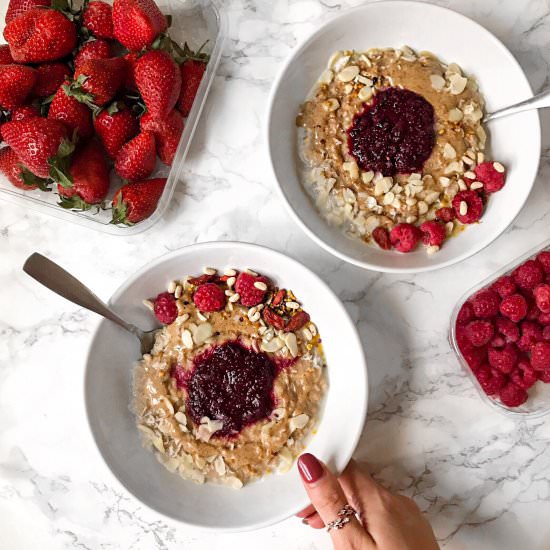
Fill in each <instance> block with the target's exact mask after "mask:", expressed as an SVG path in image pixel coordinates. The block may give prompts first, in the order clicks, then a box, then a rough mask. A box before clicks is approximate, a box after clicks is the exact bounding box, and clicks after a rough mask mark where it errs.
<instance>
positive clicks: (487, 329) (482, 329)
mask: <svg viewBox="0 0 550 550" xmlns="http://www.w3.org/2000/svg"><path fill="white" fill-rule="evenodd" d="M465 334H466V338H468V340H470V342H471V343H472V344H473V345H474V346H475V347H476V348H478V347H479V346H484V345H485V344H487V343H488V342H489V340H491V338H492V337H493V334H494V329H493V325H492V323H491V322H490V321H472V322H471V323H470V324H468V325H466V329H465Z"/></svg>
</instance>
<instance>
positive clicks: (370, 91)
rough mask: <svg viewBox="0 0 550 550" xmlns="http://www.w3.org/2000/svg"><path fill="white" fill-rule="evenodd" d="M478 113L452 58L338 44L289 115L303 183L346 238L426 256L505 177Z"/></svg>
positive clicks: (475, 92)
mask: <svg viewBox="0 0 550 550" xmlns="http://www.w3.org/2000/svg"><path fill="white" fill-rule="evenodd" d="M483 115H484V99H483V96H482V93H481V91H480V89H479V87H478V84H477V82H476V81H475V79H474V78H473V77H472V76H470V75H467V74H465V73H464V71H463V70H462V69H461V68H460V67H459V66H458V65H457V64H456V63H450V64H448V65H447V64H445V63H443V62H442V61H441V60H440V59H438V58H437V57H436V56H435V55H434V54H432V53H430V52H415V51H413V50H412V49H411V48H409V47H407V46H405V47H402V48H399V49H394V48H384V49H378V48H373V49H369V50H367V51H337V52H335V53H334V54H333V55H332V56H331V57H330V59H329V61H328V66H327V68H326V69H325V70H324V71H323V72H322V74H321V76H320V77H319V79H318V82H317V83H316V85H315V86H314V88H313V90H312V92H311V94H310V97H309V98H308V99H307V101H306V102H305V103H304V104H303V105H302V106H301V108H300V111H299V113H298V115H297V117H296V125H297V127H298V147H299V156H300V158H301V160H302V162H303V165H302V173H301V180H302V185H303V186H304V187H305V189H306V190H307V192H308V193H309V194H310V196H311V197H312V198H313V200H314V201H315V205H316V207H317V209H318V210H319V212H320V213H321V214H322V216H323V217H324V218H325V219H326V220H327V221H328V222H329V223H330V224H331V225H334V226H337V227H339V228H341V229H342V230H343V231H344V232H345V234H346V235H347V236H350V237H353V238H356V239H359V240H361V241H362V242H365V243H376V245H377V246H378V247H380V248H381V249H383V250H390V249H395V250H397V251H399V252H411V251H413V250H415V249H416V247H417V246H418V244H419V243H420V242H422V243H423V244H424V245H425V246H426V247H427V252H428V254H433V253H435V252H437V251H439V249H440V248H441V247H442V246H443V244H444V242H445V240H446V239H447V238H449V237H451V236H454V235H456V234H458V233H460V232H461V231H462V230H463V229H464V227H465V226H466V225H469V224H473V223H477V222H479V221H480V219H481V217H482V215H483V211H484V208H485V204H486V203H487V201H488V200H489V198H490V195H491V194H493V193H496V192H497V191H499V190H500V189H502V187H503V186H504V184H505V178H506V170H505V167H504V166H503V164H501V163H500V162H494V161H492V160H490V159H489V158H488V156H487V153H486V149H487V133H486V130H485V128H484V125H483V123H482V119H483Z"/></svg>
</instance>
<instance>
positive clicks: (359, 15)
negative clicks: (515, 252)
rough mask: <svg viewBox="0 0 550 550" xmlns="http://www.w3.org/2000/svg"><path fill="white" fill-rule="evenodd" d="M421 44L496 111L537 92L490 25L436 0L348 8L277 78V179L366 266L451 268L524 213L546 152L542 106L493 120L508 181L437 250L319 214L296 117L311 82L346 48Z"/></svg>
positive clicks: (328, 243)
mask: <svg viewBox="0 0 550 550" xmlns="http://www.w3.org/2000/svg"><path fill="white" fill-rule="evenodd" d="M405 44H406V45H408V46H411V47H412V48H413V49H416V50H429V51H431V52H433V53H435V54H436V55H437V56H438V57H439V58H440V59H441V60H442V61H445V62H448V63H449V62H456V63H458V64H459V65H460V66H461V67H462V68H463V69H464V71H466V72H467V73H469V74H471V75H473V76H474V77H475V78H476V79H477V80H478V82H479V85H480V89H481V91H482V93H483V95H484V96H485V99H486V102H487V110H488V111H493V110H496V109H498V108H500V107H504V106H506V105H509V104H512V103H515V102H517V101H519V100H523V99H526V98H528V97H530V96H532V95H533V94H532V90H531V87H530V86H529V82H528V81H527V78H526V77H525V74H524V73H523V71H522V69H521V67H520V66H519V64H518V63H517V61H516V60H515V59H514V57H513V56H512V54H511V53H510V52H509V51H508V50H507V49H506V47H505V46H504V45H503V44H502V43H501V42H500V41H499V40H497V39H496V38H495V37H494V36H493V35H492V34H491V33H490V32H489V31H487V30H486V29H484V28H483V27H481V26H480V25H478V24H477V23H475V22H473V21H471V20H470V19H468V18H466V17H464V16H463V15H460V14H458V13H455V12H453V11H450V10H448V9H445V8H441V7H438V6H434V5H431V4H427V3H417V2H405V1H389V2H377V3H369V4H365V5H364V6H360V7H358V8H356V9H353V10H350V11H347V12H345V13H343V14H341V15H339V16H338V17H336V18H334V19H332V20H331V21H329V22H328V23H326V24H325V25H323V26H322V27H320V28H319V29H318V30H316V31H315V32H314V33H313V34H312V35H311V36H310V37H309V38H308V39H307V40H306V41H305V42H303V43H302V44H301V45H299V46H298V47H297V48H296V49H295V50H294V52H293V53H292V55H291V56H290V57H289V59H288V60H287V62H286V63H285V64H284V66H283V68H282V70H281V72H280V74H279V77H278V78H277V80H276V82H275V85H274V86H273V89H272V93H271V97H270V101H269V110H268V121H267V143H268V149H269V156H270V159H271V164H272V168H273V171H274V175H275V179H276V180H277V182H278V184H279V189H280V191H281V194H282V197H283V199H284V202H285V203H286V204H287V206H288V207H289V210H290V212H291V215H292V216H293V217H294V219H295V220H296V221H297V222H298V224H299V225H300V226H301V227H302V228H303V229H304V231H305V232H306V233H307V234H308V235H309V236H310V237H311V238H312V239H313V240H314V241H316V242H317V243H318V244H319V245H321V246H322V247H323V248H325V249H326V250H328V251H329V252H331V253H332V254H334V255H335V256H338V257H339V258H341V259H342V260H345V261H347V262H351V263H352V264H355V265H357V266H360V267H363V268H367V269H374V270H376V271H388V272H420V271H428V270H431V269H437V268H441V267H445V266H448V265H451V264H454V263H456V262H459V261H461V260H464V259H465V258H468V257H469V256H471V255H473V254H475V253H476V252H479V251H480V250H481V249H482V248H484V247H485V246H487V245H488V244H489V243H491V242H492V241H493V240H494V239H496V238H497V237H498V236H499V235H500V234H501V233H502V232H503V231H504V230H505V229H506V228H507V227H508V226H509V225H510V224H511V223H512V221H513V220H514V218H515V217H516V216H517V214H518V213H519V211H520V210H521V208H522V206H523V204H524V203H525V201H526V200H527V197H528V195H529V192H530V190H531V187H532V185H533V182H534V179H535V176H536V174H537V168H538V163H539V156H540V121H539V116H538V113H537V112H536V111H531V112H526V113H522V114H517V115H514V116H510V117H507V118H503V119H499V120H495V121H493V122H490V123H489V125H488V128H489V131H490V137H491V143H490V151H491V156H492V158H494V159H495V160H499V161H501V162H502V163H504V164H505V165H506V166H507V168H508V178H507V183H506V186H505V187H504V189H503V190H502V191H500V192H499V193H496V194H495V195H493V196H492V197H491V200H490V201H489V204H488V207H487V209H486V212H485V214H484V216H483V218H482V220H481V223H479V224H476V225H475V226H471V227H468V229H467V230H466V231H464V232H463V233H462V234H461V235H460V236H459V237H457V238H454V239H450V240H449V241H448V242H446V243H445V246H444V247H442V249H441V250H440V251H439V252H438V253H437V254H434V255H433V256H428V255H427V254H426V252H425V250H424V249H422V247H419V249H418V250H417V251H415V252H413V253H409V254H400V253H399V252H395V251H391V252H389V251H383V250H380V249H378V248H377V247H376V246H367V245H365V244H364V243H362V242H360V241H358V240H352V239H350V238H348V237H346V236H345V235H344V234H343V233H342V232H341V231H340V229H338V228H335V227H331V226H330V225H329V224H328V223H327V222H326V221H325V220H324V219H323V218H322V217H321V216H320V214H319V213H318V211H317V209H316V208H315V205H314V204H313V202H312V201H311V199H310V198H309V196H308V194H307V192H306V191H305V190H304V189H303V188H302V185H301V183H300V180H299V175H298V165H299V163H300V160H299V158H298V156H297V144H296V141H297V139H296V138H297V136H296V127H295V117H296V114H297V113H298V108H299V106H300V104H301V103H303V102H304V100H305V98H306V97H307V95H308V93H309V92H310V90H311V88H312V87H313V85H314V84H315V82H316V81H317V79H318V78H319V76H320V74H321V72H322V71H323V69H324V68H325V67H326V64H327V61H328V59H329V57H330V55H331V54H332V53H333V52H335V51H337V50H345V49H355V50H366V49H368V48H372V47H396V48H397V47H400V46H403V45H405Z"/></svg>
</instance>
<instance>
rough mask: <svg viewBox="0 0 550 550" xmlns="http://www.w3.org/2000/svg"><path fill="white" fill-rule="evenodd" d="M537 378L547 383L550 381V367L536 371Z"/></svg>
mask: <svg viewBox="0 0 550 550" xmlns="http://www.w3.org/2000/svg"><path fill="white" fill-rule="evenodd" d="M536 373H537V378H538V379H539V380H540V381H541V382H544V383H545V384H549V383H550V369H546V370H538V371H536Z"/></svg>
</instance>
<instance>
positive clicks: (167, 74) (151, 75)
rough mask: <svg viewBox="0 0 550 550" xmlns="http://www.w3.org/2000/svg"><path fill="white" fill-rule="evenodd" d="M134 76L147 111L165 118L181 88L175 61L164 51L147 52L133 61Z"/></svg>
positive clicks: (154, 115)
mask: <svg viewBox="0 0 550 550" xmlns="http://www.w3.org/2000/svg"><path fill="white" fill-rule="evenodd" d="M134 77H135V79H136V85H137V87H138V90H139V93H140V94H141V97H142V98H143V101H144V103H145V106H146V107H147V111H148V112H149V113H150V114H151V115H152V116H153V117H155V118H165V117H166V116H167V115H168V113H169V112H170V111H171V110H172V109H173V108H174V106H175V105H176V102H177V100H178V97H179V93H180V89H181V75H180V72H179V69H178V66H177V64H176V62H175V61H174V60H173V59H172V57H170V55H168V54H167V53H166V52H163V51H160V50H153V51H151V52H147V53H145V54H144V55H142V56H141V57H140V58H139V59H138V60H137V61H136V62H135V65H134Z"/></svg>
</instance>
